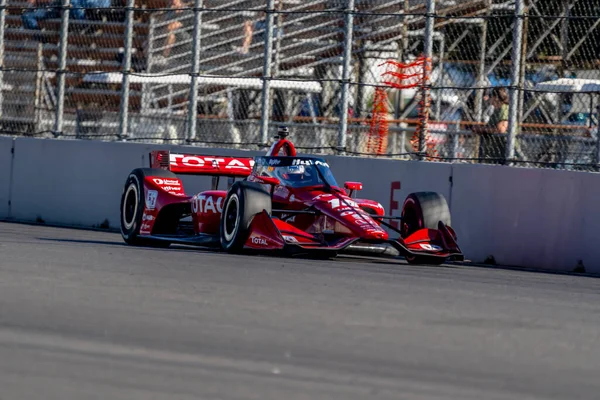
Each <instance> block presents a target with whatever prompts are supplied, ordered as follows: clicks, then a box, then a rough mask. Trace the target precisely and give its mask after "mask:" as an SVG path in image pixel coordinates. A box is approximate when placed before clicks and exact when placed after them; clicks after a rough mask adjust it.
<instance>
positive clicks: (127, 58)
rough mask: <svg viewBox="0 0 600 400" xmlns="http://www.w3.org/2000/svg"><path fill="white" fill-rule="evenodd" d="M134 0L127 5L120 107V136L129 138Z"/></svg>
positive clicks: (128, 0) (129, 0) (122, 138)
mask: <svg viewBox="0 0 600 400" xmlns="http://www.w3.org/2000/svg"><path fill="white" fill-rule="evenodd" d="M134 5H135V3H134V0H127V6H126V7H125V10H126V14H125V46H124V48H123V72H122V74H123V76H122V80H121V107H120V109H119V138H120V139H121V140H124V139H126V138H127V131H128V129H127V128H128V127H127V125H128V117H129V73H130V72H131V50H132V43H133V8H134Z"/></svg>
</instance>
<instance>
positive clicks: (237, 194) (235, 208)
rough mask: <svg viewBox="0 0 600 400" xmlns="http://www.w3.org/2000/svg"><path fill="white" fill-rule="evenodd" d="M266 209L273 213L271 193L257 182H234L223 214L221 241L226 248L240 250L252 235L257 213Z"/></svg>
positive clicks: (224, 204) (226, 199) (231, 251)
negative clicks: (251, 231) (252, 226)
mask: <svg viewBox="0 0 600 400" xmlns="http://www.w3.org/2000/svg"><path fill="white" fill-rule="evenodd" d="M263 210H266V211H267V213H268V214H269V215H271V195H270V194H269V193H268V192H267V191H265V190H264V188H263V187H262V186H261V185H260V184H257V183H254V182H248V181H238V182H236V183H234V184H233V186H232V187H231V189H229V193H227V197H226V198H225V202H224V203H223V213H222V214H221V224H220V225H221V226H220V232H219V236H220V241H221V246H222V247H223V249H224V250H226V251H228V252H230V253H237V252H240V251H241V250H242V249H243V247H244V244H245V243H246V240H248V237H249V236H250V224H251V223H252V220H253V219H254V216H255V215H256V214H259V213H261V212H262V211H263Z"/></svg>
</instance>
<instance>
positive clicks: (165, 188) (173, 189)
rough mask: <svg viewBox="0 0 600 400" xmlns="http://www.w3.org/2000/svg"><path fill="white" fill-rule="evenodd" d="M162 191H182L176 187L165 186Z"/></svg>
mask: <svg viewBox="0 0 600 400" xmlns="http://www.w3.org/2000/svg"><path fill="white" fill-rule="evenodd" d="M161 189H162V190H165V191H167V192H178V191H180V190H181V187H174V186H163V187H162V188H161Z"/></svg>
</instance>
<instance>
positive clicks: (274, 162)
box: [269, 159, 281, 165]
mask: <svg viewBox="0 0 600 400" xmlns="http://www.w3.org/2000/svg"><path fill="white" fill-rule="evenodd" d="M279 164H281V160H275V159H271V160H269V165H279Z"/></svg>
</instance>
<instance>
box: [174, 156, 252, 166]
mask: <svg viewBox="0 0 600 400" xmlns="http://www.w3.org/2000/svg"><path fill="white" fill-rule="evenodd" d="M248 162H249V165H250V166H249V167H248V166H247V165H245V164H244V163H243V162H242V161H240V160H238V159H235V158H218V157H217V158H215V157H208V156H207V157H204V156H193V155H184V154H171V155H170V163H171V165H174V166H185V167H204V166H208V165H207V164H209V165H210V166H212V167H213V168H220V167H221V165H223V164H226V165H225V169H233V168H236V169H245V170H249V169H251V168H252V167H253V166H254V160H248Z"/></svg>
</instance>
